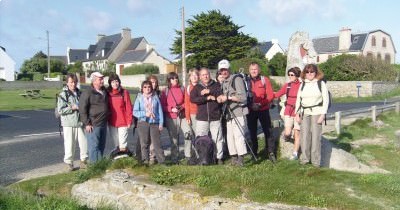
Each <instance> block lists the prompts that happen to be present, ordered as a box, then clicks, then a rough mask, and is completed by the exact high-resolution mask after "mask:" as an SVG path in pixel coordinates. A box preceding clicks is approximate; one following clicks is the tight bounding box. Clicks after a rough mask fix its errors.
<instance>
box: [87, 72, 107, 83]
mask: <svg viewBox="0 0 400 210" xmlns="http://www.w3.org/2000/svg"><path fill="white" fill-rule="evenodd" d="M95 77H104V75H102V74H101V73H100V72H98V71H95V72H93V73H92V74H91V75H90V80H92V81H93V80H94V78H95Z"/></svg>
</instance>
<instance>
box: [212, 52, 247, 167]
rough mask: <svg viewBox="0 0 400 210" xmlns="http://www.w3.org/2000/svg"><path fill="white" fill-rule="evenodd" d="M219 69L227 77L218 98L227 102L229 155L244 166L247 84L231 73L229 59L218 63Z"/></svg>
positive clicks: (225, 106) (237, 163)
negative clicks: (221, 93)
mask: <svg viewBox="0 0 400 210" xmlns="http://www.w3.org/2000/svg"><path fill="white" fill-rule="evenodd" d="M218 71H219V72H220V74H221V75H223V76H224V78H225V80H224V81H223V83H222V89H223V93H224V94H223V95H221V96H220V97H218V99H217V100H218V102H220V103H226V104H225V105H224V108H223V112H224V113H223V114H225V118H226V130H227V132H226V133H227V136H226V139H227V143H228V150H229V155H230V156H231V158H232V159H231V160H232V164H233V165H237V166H243V158H244V155H245V154H246V153H247V148H246V142H245V141H246V139H245V133H246V132H247V125H246V118H245V116H246V115H247V114H248V108H247V107H246V103H247V96H246V89H245V84H244V82H243V79H242V78H240V77H234V76H233V75H231V72H230V64H229V61H227V60H225V59H224V60H221V61H220V62H219V63H218Z"/></svg>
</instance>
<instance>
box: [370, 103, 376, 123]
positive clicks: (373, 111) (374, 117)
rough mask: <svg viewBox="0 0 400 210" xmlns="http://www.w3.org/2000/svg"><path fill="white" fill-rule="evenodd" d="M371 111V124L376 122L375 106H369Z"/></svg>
mask: <svg viewBox="0 0 400 210" xmlns="http://www.w3.org/2000/svg"><path fill="white" fill-rule="evenodd" d="M371 110H372V113H371V114H372V115H371V118H372V122H376V106H371Z"/></svg>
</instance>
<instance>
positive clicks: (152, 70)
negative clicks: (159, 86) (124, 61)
mask: <svg viewBox="0 0 400 210" xmlns="http://www.w3.org/2000/svg"><path fill="white" fill-rule="evenodd" d="M159 72H160V70H159V69H158V66H155V65H152V64H143V65H132V66H129V67H126V68H124V70H123V71H122V75H135V74H158V73H159Z"/></svg>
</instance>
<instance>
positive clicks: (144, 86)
mask: <svg viewBox="0 0 400 210" xmlns="http://www.w3.org/2000/svg"><path fill="white" fill-rule="evenodd" d="M143 88H151V87H150V86H143Z"/></svg>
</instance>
